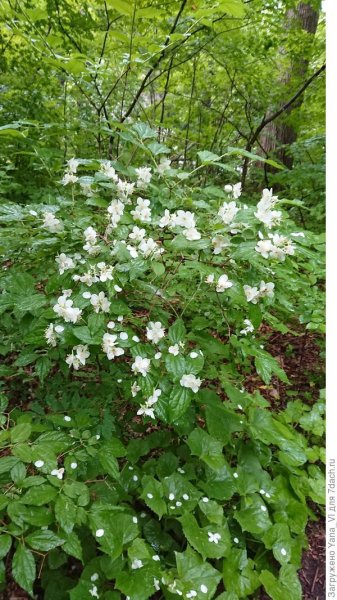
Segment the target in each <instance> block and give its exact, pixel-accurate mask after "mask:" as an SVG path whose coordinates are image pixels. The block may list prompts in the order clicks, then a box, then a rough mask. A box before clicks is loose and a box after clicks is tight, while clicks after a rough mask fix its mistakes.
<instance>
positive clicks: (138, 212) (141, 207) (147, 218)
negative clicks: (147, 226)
mask: <svg viewBox="0 0 337 600" xmlns="http://www.w3.org/2000/svg"><path fill="white" fill-rule="evenodd" d="M150 204H151V203H150V200H147V199H145V198H141V197H140V196H139V197H138V198H137V204H136V207H135V209H134V210H131V214H132V216H133V218H134V220H135V221H141V223H151V208H150Z"/></svg>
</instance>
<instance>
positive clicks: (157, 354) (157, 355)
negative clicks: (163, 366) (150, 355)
mask: <svg viewBox="0 0 337 600" xmlns="http://www.w3.org/2000/svg"><path fill="white" fill-rule="evenodd" d="M154 357H155V359H156V360H159V359H160V358H161V352H156V354H155V355H154Z"/></svg>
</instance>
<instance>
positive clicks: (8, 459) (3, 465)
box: [0, 456, 19, 475]
mask: <svg viewBox="0 0 337 600" xmlns="http://www.w3.org/2000/svg"><path fill="white" fill-rule="evenodd" d="M18 462H19V459H18V458H16V457H15V456H3V457H2V458H0V475H2V474H3V473H7V472H9V471H10V470H11V469H12V468H13V467H14V466H15V465H16V464H17V463H18Z"/></svg>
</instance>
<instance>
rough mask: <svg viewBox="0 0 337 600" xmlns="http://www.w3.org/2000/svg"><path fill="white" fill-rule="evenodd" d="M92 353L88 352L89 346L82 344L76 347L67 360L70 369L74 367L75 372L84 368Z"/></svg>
mask: <svg viewBox="0 0 337 600" xmlns="http://www.w3.org/2000/svg"><path fill="white" fill-rule="evenodd" d="M89 356H90V352H89V350H88V346H87V345H83V344H80V345H78V346H74V347H73V349H72V352H71V354H68V356H67V358H66V363H67V365H68V366H69V368H70V367H73V369H75V371H78V369H79V368H80V367H81V366H82V367H84V365H85V361H86V359H87V358H89Z"/></svg>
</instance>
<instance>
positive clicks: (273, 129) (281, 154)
mask: <svg viewBox="0 0 337 600" xmlns="http://www.w3.org/2000/svg"><path fill="white" fill-rule="evenodd" d="M318 16H319V11H318V10H315V9H314V8H313V7H312V6H311V5H310V4H307V3H304V2H300V3H299V4H298V5H297V7H296V9H295V10H294V9H290V10H288V11H287V13H286V19H285V28H286V29H288V30H291V29H293V28H297V27H300V28H301V29H302V30H304V31H306V32H307V33H309V34H311V35H312V36H314V34H315V33H316V29H317V24H318ZM280 54H281V55H284V54H285V50H284V48H281V49H280ZM308 65H309V59H308V57H307V56H305V57H302V58H301V57H300V59H299V60H297V61H296V62H295V63H293V64H291V66H290V68H288V69H287V71H285V72H284V73H281V76H280V84H281V86H282V88H283V89H284V90H285V97H284V100H286V99H287V93H288V95H289V92H288V90H289V88H290V89H291V88H292V87H293V85H292V83H293V81H303V80H304V79H305V76H306V72H307V70H308ZM302 102H303V95H301V96H300V97H299V98H298V99H297V100H296V102H294V103H293V104H292V105H291V106H290V107H289V109H288V110H286V111H285V113H284V116H283V117H282V119H280V120H279V121H277V120H275V121H272V122H271V123H269V125H267V126H266V127H265V129H264V130H263V132H262V134H261V136H260V140H259V142H260V144H261V147H262V148H263V150H264V152H265V154H266V156H270V155H274V156H275V157H276V158H277V159H278V160H279V161H280V162H281V163H283V164H284V165H285V166H286V167H287V168H288V169H291V168H292V164H293V158H292V156H291V155H290V154H288V148H289V146H290V145H291V144H293V143H294V142H295V141H296V139H297V131H296V129H295V127H294V126H293V124H292V123H291V122H289V116H290V114H291V112H292V111H293V110H294V109H296V108H299V107H300V106H301V104H302ZM271 170H272V168H270V167H269V166H268V171H271Z"/></svg>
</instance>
